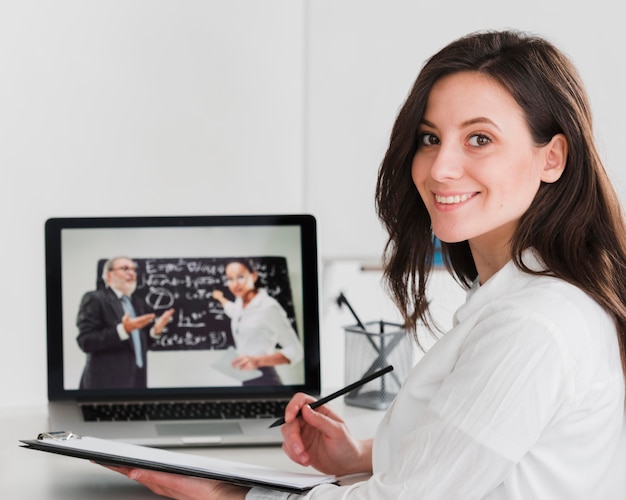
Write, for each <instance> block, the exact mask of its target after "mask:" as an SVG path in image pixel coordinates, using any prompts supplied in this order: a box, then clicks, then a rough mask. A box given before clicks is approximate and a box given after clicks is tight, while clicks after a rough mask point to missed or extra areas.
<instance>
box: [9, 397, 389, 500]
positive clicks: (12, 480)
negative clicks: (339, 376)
mask: <svg viewBox="0 0 626 500" xmlns="http://www.w3.org/2000/svg"><path fill="white" fill-rule="evenodd" d="M332 405H333V408H334V409H335V411H337V412H338V413H340V414H342V415H343V417H344V418H345V419H346V421H347V422H348V423H349V425H350V428H351V430H352V431H353V433H354V435H355V436H357V437H368V436H371V435H372V434H373V432H374V430H375V429H376V425H377V424H378V421H379V420H380V419H381V418H382V416H383V414H384V412H382V411H375V410H367V409H363V408H356V407H352V406H346V405H344V404H343V402H333V403H332ZM46 412H47V410H46V407H45V406H43V407H31V408H10V409H0V498H2V499H21V498H24V499H28V500H39V499H41V500H57V499H58V500H74V499H76V500H85V499H86V498H88V499H89V500H97V499H101V498H102V499H104V498H106V499H110V498H124V499H127V498H133V499H135V498H136V499H143V498H150V499H154V498H162V497H157V496H156V495H154V494H153V493H151V492H150V491H148V490H147V489H146V488H144V487H143V486H141V485H139V484H137V483H135V482H134V481H130V480H129V479H127V478H126V477H124V476H121V475H119V474H116V473H114V472H112V471H109V470H107V469H105V468H103V467H100V466H98V465H95V464H92V463H90V462H88V461H87V460H80V459H76V458H71V457H64V456H60V455H53V454H50V453H42V452H39V451H34V450H26V449H22V448H20V447H19V442H18V441H19V440H20V439H33V438H35V437H36V436H37V434H38V433H39V432H42V431H45V430H47V413H46ZM177 451H179V450H177ZM180 451H185V452H188V453H197V454H206V455H210V456H215V457H218V458H223V459H228V460H237V461H242V462H247V463H254V464H259V465H264V466H267V465H268V464H271V466H272V467H276V468H278V469H282V470H288V471H289V470H293V471H302V470H303V468H302V467H300V466H299V465H297V464H294V463H293V462H291V461H290V460H289V459H288V458H287V457H286V456H285V455H284V454H283V452H282V450H281V449H280V447H278V446H276V447H253V448H187V449H184V450H180Z"/></svg>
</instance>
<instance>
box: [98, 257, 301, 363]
mask: <svg viewBox="0 0 626 500" xmlns="http://www.w3.org/2000/svg"><path fill="white" fill-rule="evenodd" d="M236 258H239V257H236ZM233 259H234V258H222V257H199V258H179V257H174V258H158V259H146V258H133V261H134V262H135V263H136V264H137V289H136V291H135V294H134V295H135V296H138V297H140V298H142V299H143V300H144V301H145V303H146V305H147V306H148V308H149V309H151V310H153V311H154V312H155V313H156V314H157V316H158V315H160V314H162V313H163V312H164V311H165V310H167V309H169V308H174V309H175V313H174V316H173V318H172V321H171V322H170V323H169V324H168V325H167V327H166V329H165V330H164V332H163V334H162V335H161V336H160V337H159V338H158V339H154V340H153V344H152V346H151V349H152V350H159V351H162V350H191V349H198V350H206V349H226V348H227V347H230V346H233V345H234V341H233V337H232V333H231V328H230V319H229V318H228V316H226V314H225V313H224V310H223V308H222V306H221V304H220V303H219V302H218V301H217V300H215V299H214V298H213V296H212V293H213V291H214V290H216V289H218V290H222V291H223V292H224V295H225V297H226V298H228V299H229V300H233V299H234V297H233V296H232V294H231V293H230V291H229V290H228V287H227V286H226V284H225V278H224V271H225V267H226V264H227V263H228V262H230V261H231V260H233ZM242 259H245V260H247V261H249V262H252V263H253V265H254V268H255V271H256V272H257V273H258V280H259V284H260V286H261V287H263V288H265V289H266V290H267V293H268V294H269V295H270V296H272V297H274V298H275V299H276V300H277V301H278V302H279V303H280V304H281V305H282V306H283V308H284V309H285V312H286V313H287V317H288V318H289V320H290V321H291V323H292V325H293V326H294V329H296V324H295V313H294V306H293V296H292V293H291V283H290V280H289V271H288V269H287V260H286V259H285V257H276V256H268V257H243V258H242ZM105 262H106V259H102V260H100V261H99V262H98V276H101V274H102V269H103V267H104V263H105ZM296 332H297V329H296Z"/></svg>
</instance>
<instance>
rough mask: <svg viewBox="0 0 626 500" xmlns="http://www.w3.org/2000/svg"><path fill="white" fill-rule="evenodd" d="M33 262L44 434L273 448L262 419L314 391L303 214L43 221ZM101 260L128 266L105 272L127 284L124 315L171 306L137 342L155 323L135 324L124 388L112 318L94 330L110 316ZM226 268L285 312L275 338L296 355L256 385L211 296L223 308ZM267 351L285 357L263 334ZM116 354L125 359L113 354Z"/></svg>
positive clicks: (309, 222) (315, 304)
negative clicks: (41, 264) (43, 311)
mask: <svg viewBox="0 0 626 500" xmlns="http://www.w3.org/2000/svg"><path fill="white" fill-rule="evenodd" d="M45 254H46V255H45V256H46V306H47V344H48V360H47V372H48V400H49V403H48V406H49V408H48V410H49V429H48V430H49V431H70V432H73V433H76V434H79V435H80V434H82V435H86V436H87V435H88V436H94V437H100V438H107V439H114V440H121V441H126V442H131V443H135V444H142V445H147V446H155V447H179V446H184V447H190V446H237V445H241V446H250V445H278V444H280V443H281V442H282V437H281V434H280V430H279V428H270V424H271V423H272V422H274V421H275V420H276V418H278V417H281V416H282V415H283V409H284V406H285V404H286V403H287V401H289V399H290V398H291V396H292V395H293V394H294V393H295V392H298V391H303V392H307V393H310V394H312V395H319V393H320V355H319V354H320V353H319V299H318V288H319V287H318V257H317V236H316V221H315V218H314V217H313V216H311V215H308V214H287V215H219V216H182V217H174V216H168V217H68V218H51V219H49V220H47V221H46V224H45ZM114 257H123V258H124V260H121V261H118V262H122V263H126V264H128V262H130V263H131V265H125V266H123V267H121V268H120V269H117V270H119V271H121V272H122V273H124V272H129V273H131V274H132V273H133V272H134V273H135V275H136V285H135V289H134V292H133V293H132V301H133V303H134V304H135V306H136V308H138V309H140V311H139V312H137V313H136V314H137V315H140V313H141V314H145V313H154V314H155V317H156V318H158V317H160V315H161V314H163V313H164V312H165V311H168V310H170V309H173V311H174V312H173V314H172V316H171V319H170V320H169V322H168V323H167V324H166V326H165V328H164V329H163V331H162V332H161V333H160V335H155V334H154V331H151V333H148V331H149V330H150V329H152V330H153V329H154V322H153V323H152V324H151V325H152V326H151V325H148V326H146V327H145V328H144V329H143V332H144V333H143V335H144V337H143V339H144V340H143V344H140V345H143V350H144V360H143V363H140V361H139V360H137V364H138V366H139V364H141V365H142V368H141V370H143V373H144V378H143V381H141V380H140V381H139V382H137V381H134V382H133V383H132V384H130V383H129V382H127V381H128V380H129V379H130V377H129V376H127V375H126V372H125V371H124V370H126V369H129V368H128V366H127V365H128V363H129V362H128V353H130V352H135V353H136V352H140V349H139V348H136V347H134V345H133V344H132V343H131V338H130V337H126V338H122V337H123V336H122V335H120V333H119V332H118V326H117V320H115V321H113V323H115V325H111V324H109V325H105V326H102V325H101V324H100V323H106V319H105V318H107V317H109V316H110V315H111V314H114V315H117V316H119V317H120V322H121V319H122V318H121V317H122V315H123V311H122V309H121V308H119V309H118V307H120V306H118V305H116V304H113V302H114V300H113V299H112V302H111V303H108V304H104V305H103V304H102V303H101V302H98V301H99V300H100V299H102V297H108V298H111V297H115V296H113V295H112V293H113V289H112V287H111V286H110V285H111V282H110V281H111V278H110V277H108V276H109V274H108V273H107V272H106V269H105V263H106V262H107V261H108V260H109V259H111V258H114ZM232 261H237V262H242V261H245V262H247V263H248V264H249V265H250V267H251V268H252V269H253V274H254V275H255V277H256V281H255V284H256V287H257V288H258V289H259V290H261V289H262V290H263V291H264V293H265V294H266V298H265V300H273V301H275V302H276V303H278V304H279V305H280V309H279V310H282V311H284V312H283V313H281V315H284V316H285V317H286V321H287V322H288V324H289V326H290V327H291V328H292V329H293V332H291V330H289V332H290V333H289V335H291V336H292V337H282V338H283V339H285V340H283V343H285V344H287V343H291V344H294V345H296V346H297V345H298V344H299V345H300V349H301V350H300V356H299V359H297V358H298V356H295V357H293V359H295V361H294V362H293V363H291V362H288V363H284V362H283V363H282V364H278V365H276V366H274V367H273V372H272V373H273V377H272V378H269V379H268V378H267V377H265V372H264V370H265V368H259V369H256V368H253V369H241V368H237V367H235V366H234V365H233V363H232V361H233V359H235V358H237V357H238V356H240V355H245V354H246V353H241V352H239V350H241V349H242V348H243V347H242V341H241V340H240V337H236V335H235V334H234V332H233V325H232V324H231V323H232V319H231V318H230V317H229V315H228V314H227V313H226V309H227V306H224V305H223V304H222V302H220V301H219V300H217V298H216V296H215V295H214V294H213V292H214V291H215V290H219V291H220V292H221V294H222V298H223V299H226V300H228V301H231V302H232V303H234V302H235V300H236V297H235V295H234V293H233V292H232V291H231V289H230V288H229V283H230V282H233V281H237V280H239V277H237V278H236V279H235V278H232V277H227V276H226V267H227V266H228V265H229V264H230V263H231V262H232ZM117 270H116V271H117ZM103 278H106V279H107V280H109V283H108V284H107V283H105V281H104V279H103ZM259 294H260V292H259ZM102 300H104V299H102ZM115 311H117V312H115ZM250 321H251V320H250V319H249V320H248V324H250ZM254 321H256V320H254ZM281 321H282V320H281ZM259 322H260V320H259ZM109 323H111V321H110V318H109ZM259 324H260V323H259ZM252 325H253V326H252V328H253V329H255V328H257V327H256V326H255V325H256V323H254V322H253V323H252ZM283 326H284V325H283ZM107 328H108V330H107ZM236 328H237V327H236ZM258 328H260V327H258ZM259 331H260V330H259ZM253 333H256V331H253ZM259 335H261V334H260V333H259ZM79 337H80V341H79ZM294 339H295V341H294ZM268 342H270V343H272V349H276V350H280V349H283V348H284V346H282V345H281V342H280V341H279V340H278V341H275V340H273V337H272V340H271V341H268ZM274 342H275V345H274ZM122 348H124V349H125V355H126V358H124V360H122V358H119V357H115V356H118V355H121V351H120V350H121V349H122ZM285 352H286V348H285ZM111 360H113V361H111ZM118 360H119V361H118ZM133 362H134V361H133ZM107 363H108V364H107ZM103 367H104V368H103ZM247 368H250V367H247ZM132 369H133V370H134V369H135V367H134V365H133V368H132ZM98 370H99V371H98ZM116 372H117V373H116ZM96 373H97V376H96V375H95V374H96ZM120 374H124V375H123V376H122V377H120V376H119V375H120ZM140 379H141V378H140ZM120 380H121V382H120ZM133 380H134V379H133Z"/></svg>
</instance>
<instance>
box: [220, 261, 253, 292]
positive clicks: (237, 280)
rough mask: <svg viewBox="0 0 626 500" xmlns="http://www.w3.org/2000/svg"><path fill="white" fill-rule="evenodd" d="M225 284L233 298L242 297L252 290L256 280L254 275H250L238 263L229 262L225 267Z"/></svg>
mask: <svg viewBox="0 0 626 500" xmlns="http://www.w3.org/2000/svg"><path fill="white" fill-rule="evenodd" d="M225 272H226V284H227V285H228V289H229V290H230V291H231V292H232V293H233V295H234V296H235V297H244V295H246V294H247V293H248V292H250V291H252V290H254V289H255V288H254V283H255V281H256V279H257V274H256V273H251V272H250V271H249V270H248V268H246V266H244V265H243V264H240V263H239V262H231V263H230V264H228V265H227V266H226V271H225Z"/></svg>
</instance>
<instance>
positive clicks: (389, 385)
mask: <svg viewBox="0 0 626 500" xmlns="http://www.w3.org/2000/svg"><path fill="white" fill-rule="evenodd" d="M361 325H362V326H363V327H365V328H363V327H362V326H361ZM344 330H345V336H346V343H345V347H346V368H345V378H346V381H350V380H357V379H359V378H364V377H366V376H368V375H370V374H371V373H373V372H375V371H377V370H380V369H381V368H384V367H385V366H387V365H393V366H394V370H393V371H392V372H389V373H386V374H385V375H383V376H382V377H380V378H378V379H375V380H372V381H371V382H368V383H367V384H365V385H362V386H361V387H357V388H356V389H355V390H353V391H352V392H349V393H348V394H346V396H345V397H344V402H345V403H346V404H348V405H352V406H361V407H364V408H370V409H374V410H385V409H387V407H388V406H389V405H390V404H391V402H392V401H393V399H394V398H395V397H396V395H397V394H398V391H399V390H400V387H401V385H402V382H403V381H404V379H405V378H406V376H407V375H408V374H409V371H410V369H411V367H412V365H413V344H412V342H411V339H410V338H409V336H408V335H407V334H406V331H405V330H404V328H403V326H402V325H400V324H397V323H389V322H385V321H373V322H368V323H364V324H363V323H361V324H360V325H354V326H346V327H345V328H344Z"/></svg>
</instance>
